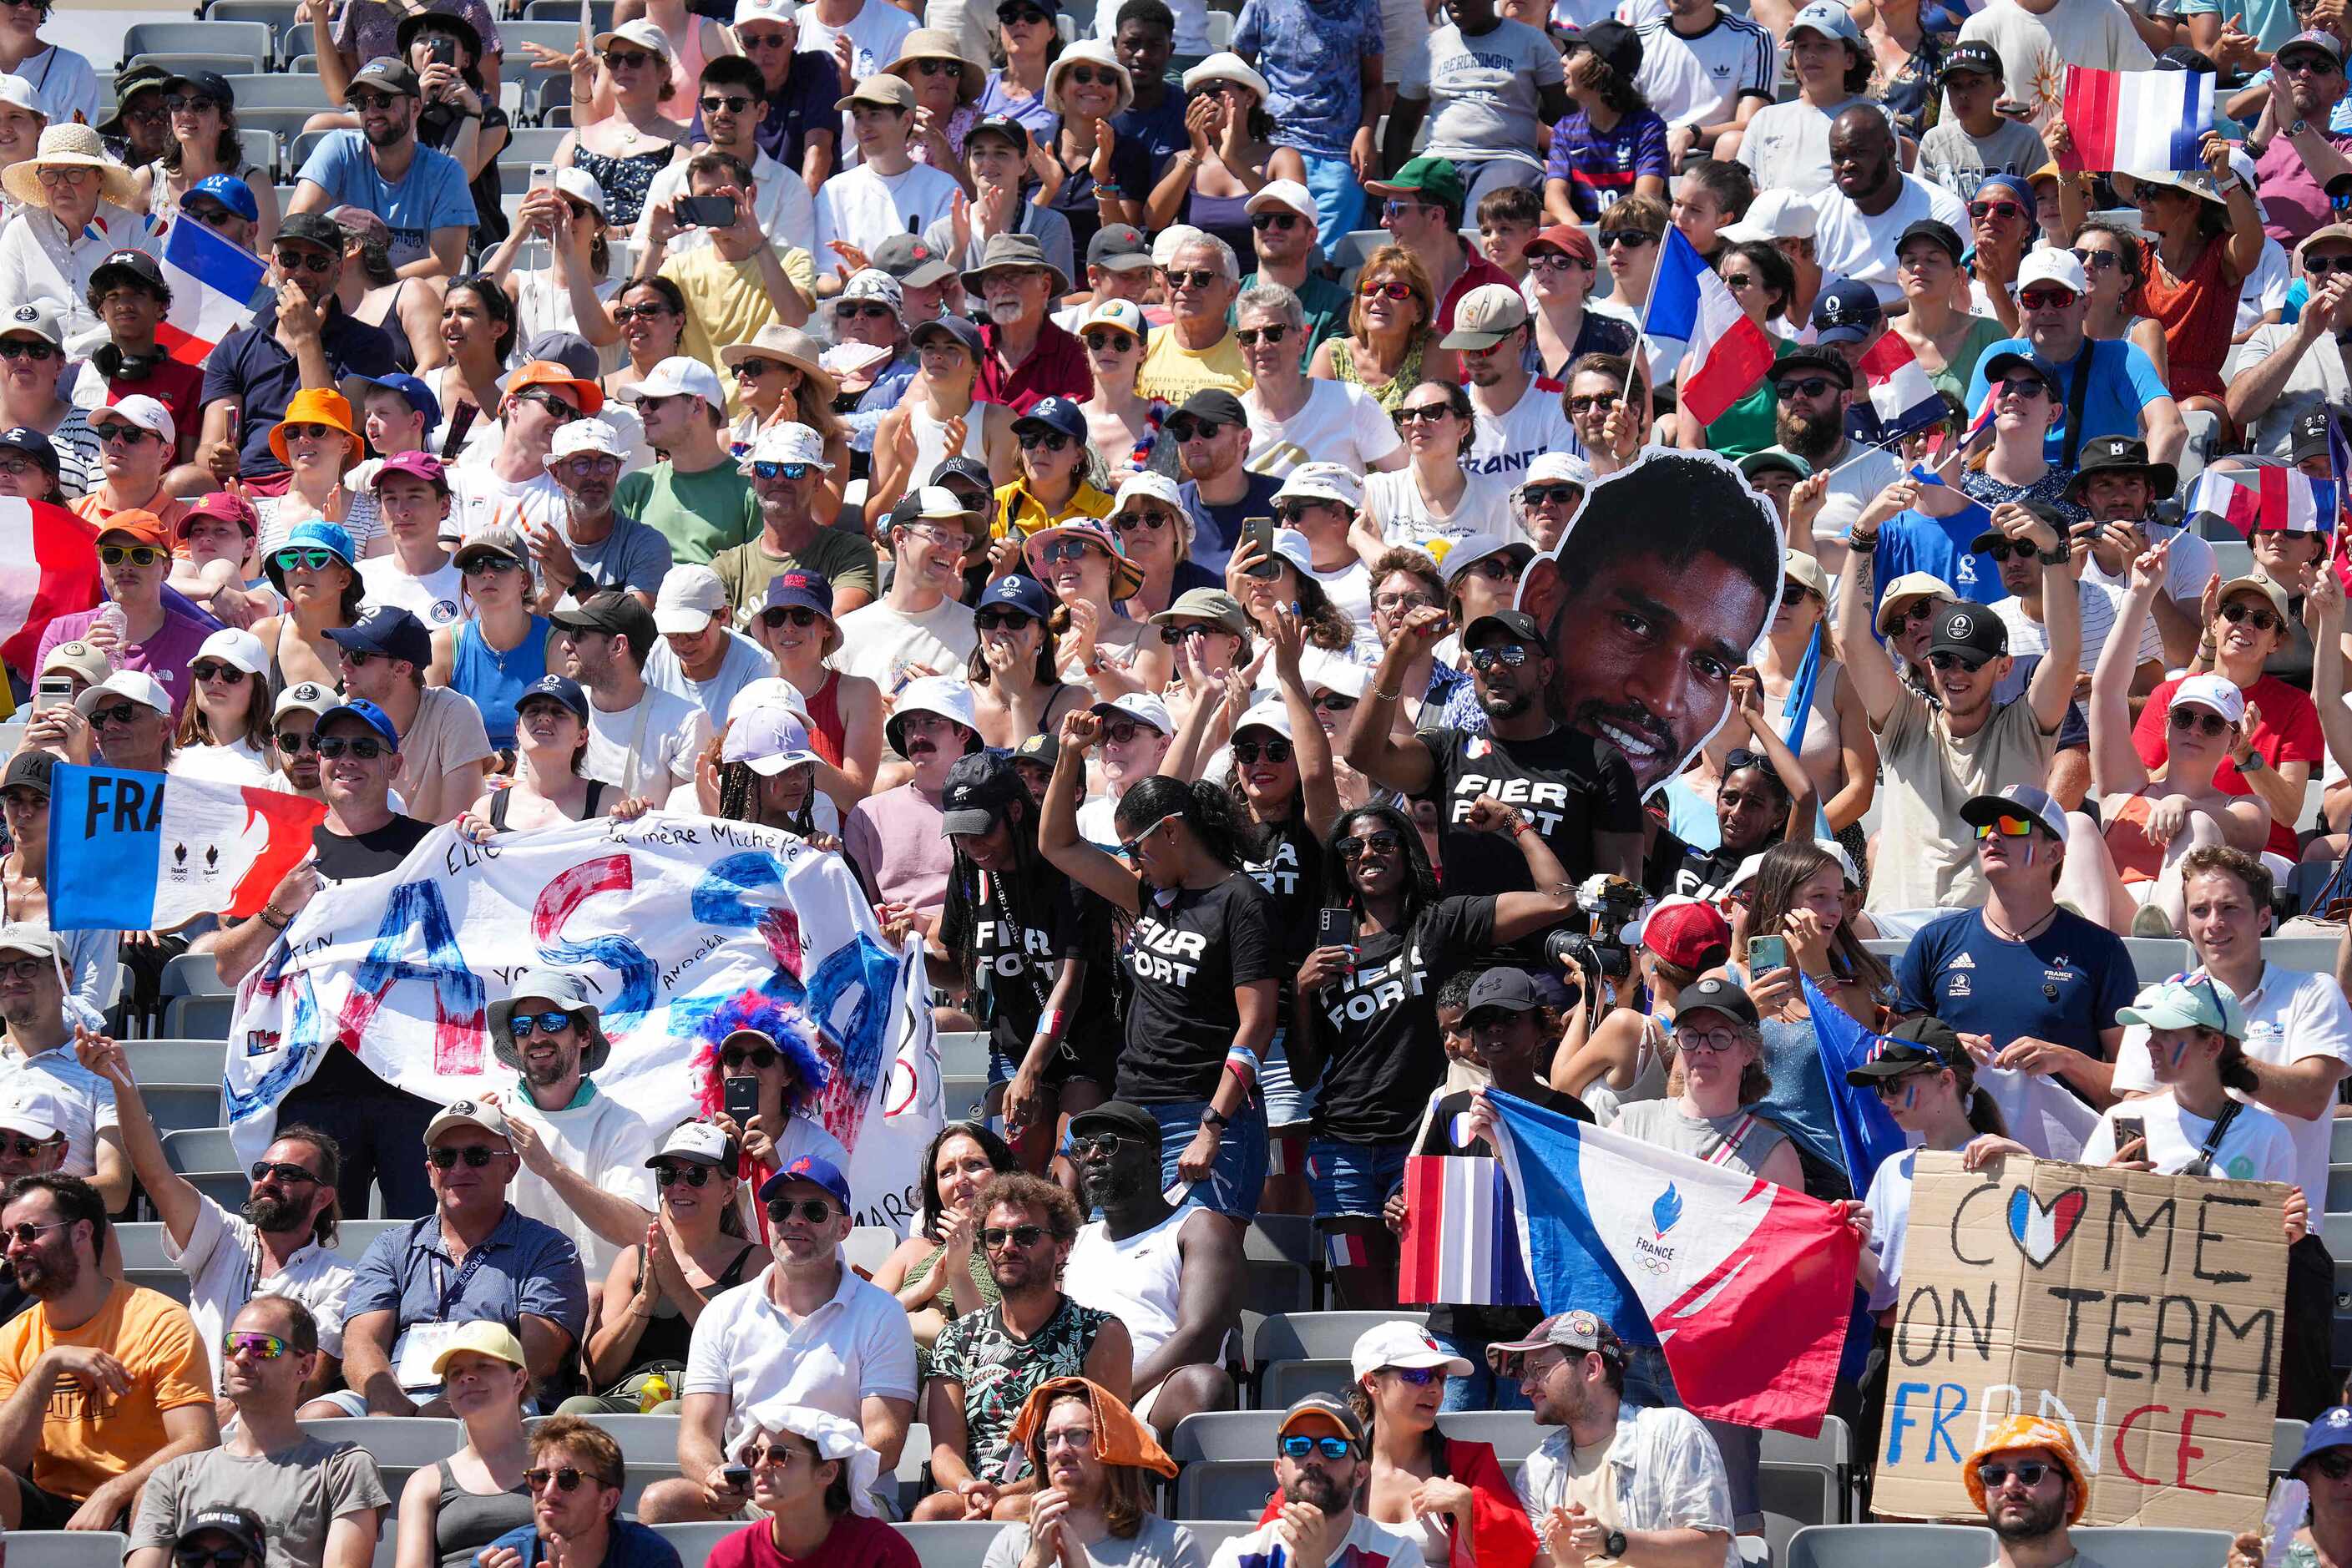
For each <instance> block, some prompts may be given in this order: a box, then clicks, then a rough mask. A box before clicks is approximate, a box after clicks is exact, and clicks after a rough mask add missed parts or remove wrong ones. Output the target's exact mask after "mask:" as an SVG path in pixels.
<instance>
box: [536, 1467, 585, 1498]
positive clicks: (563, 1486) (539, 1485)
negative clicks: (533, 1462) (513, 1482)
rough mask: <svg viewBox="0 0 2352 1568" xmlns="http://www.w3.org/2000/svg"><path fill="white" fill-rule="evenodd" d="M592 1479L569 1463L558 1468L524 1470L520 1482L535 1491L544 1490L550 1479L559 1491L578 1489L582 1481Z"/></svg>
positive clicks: (574, 1490)
mask: <svg viewBox="0 0 2352 1568" xmlns="http://www.w3.org/2000/svg"><path fill="white" fill-rule="evenodd" d="M593 1479H595V1478H593V1476H590V1475H588V1474H587V1473H586V1472H584V1471H582V1470H575V1469H573V1468H572V1467H571V1466H569V1465H566V1466H565V1467H564V1468H562V1469H560V1470H525V1471H524V1472H523V1473H522V1484H523V1485H525V1486H527V1487H529V1488H530V1489H531V1490H533V1491H535V1492H536V1491H545V1490H546V1489H547V1483H548V1482H550V1481H553V1482H554V1483H555V1486H556V1489H557V1490H559V1491H567V1492H576V1491H578V1490H579V1489H580V1483H581V1482H582V1481H585V1480H593Z"/></svg>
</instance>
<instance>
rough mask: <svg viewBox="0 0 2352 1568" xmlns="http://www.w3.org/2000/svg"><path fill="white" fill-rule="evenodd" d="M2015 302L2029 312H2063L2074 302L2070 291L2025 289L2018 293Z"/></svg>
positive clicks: (2071, 290) (2072, 291)
mask: <svg viewBox="0 0 2352 1568" xmlns="http://www.w3.org/2000/svg"><path fill="white" fill-rule="evenodd" d="M2017 302H2018V303H2019V304H2021V305H2022V306H2024V307H2025V308H2026V309H2027V310H2064V309H2065V308H2066V307H2067V306H2069V305H2071V304H2073V303H2074V290H2073V289H2021V290H2020V291H2019V293H2018V296H2017Z"/></svg>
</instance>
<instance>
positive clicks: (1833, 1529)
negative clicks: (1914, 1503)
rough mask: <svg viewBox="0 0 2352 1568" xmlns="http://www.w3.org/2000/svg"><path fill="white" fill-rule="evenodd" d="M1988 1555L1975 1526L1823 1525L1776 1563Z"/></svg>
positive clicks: (1969, 1563) (1989, 1547) (1953, 1567)
mask: <svg viewBox="0 0 2352 1568" xmlns="http://www.w3.org/2000/svg"><path fill="white" fill-rule="evenodd" d="M1994 1550H1995V1542H1994V1540H1993V1533H1992V1531H1990V1530H1987V1529H1985V1528H1984V1527H1983V1526H1981V1525H1975V1524H1825V1525H1815V1526H1813V1527H1812V1528H1811V1529H1810V1530H1801V1531H1797V1533H1796V1534H1795V1535H1794V1536H1792V1537H1791V1538H1790V1542H1789V1545H1788V1549H1787V1551H1785V1552H1780V1553H1777V1554H1776V1560H1777V1561H1779V1562H1780V1563H1781V1564H1782V1565H1783V1568H1885V1565H1886V1564H1887V1563H1901V1564H1903V1568H1984V1565H1985V1564H1986V1563H1990V1562H1991V1561H1992V1557H1993V1552H1994ZM2217 1561H2218V1559H2217ZM2206 1568H2212V1565H2211V1564H2210V1563H2208V1564H2206Z"/></svg>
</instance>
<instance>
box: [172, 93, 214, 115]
mask: <svg viewBox="0 0 2352 1568" xmlns="http://www.w3.org/2000/svg"><path fill="white" fill-rule="evenodd" d="M219 107H220V100H218V99H215V98H204V97H200V96H198V95H197V94H195V93H192V92H168V93H165V94H164V95H163V112H164V113H166V114H202V113H204V112H205V110H208V109H218V108H219Z"/></svg>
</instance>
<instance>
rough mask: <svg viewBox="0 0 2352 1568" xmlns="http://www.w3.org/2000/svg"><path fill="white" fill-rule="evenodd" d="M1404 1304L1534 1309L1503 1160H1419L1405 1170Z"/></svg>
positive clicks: (1400, 1296)
mask: <svg viewBox="0 0 2352 1568" xmlns="http://www.w3.org/2000/svg"><path fill="white" fill-rule="evenodd" d="M1399 1246H1400V1252H1399V1258H1398V1264H1399V1267H1398V1274H1397V1300H1400V1301H1432V1302H1438V1301H1442V1302H1450V1303H1452V1304H1454V1305H1456V1306H1474V1307H1532V1306H1534V1305H1535V1301H1536V1292H1535V1287H1534V1286H1533V1285H1531V1284H1529V1283H1528V1267H1527V1263H1526V1261H1525V1260H1524V1258H1522V1256H1521V1254H1520V1251H1519V1226H1518V1219H1517V1211H1516V1206H1515V1205H1513V1204H1512V1202H1511V1189H1510V1186H1509V1184H1508V1183H1507V1181H1506V1180H1505V1177H1504V1174H1503V1163H1502V1162H1501V1161H1499V1160H1485V1159H1478V1158H1475V1157H1473V1156H1470V1155H1463V1154H1415V1155H1414V1156H1412V1158H1411V1159H1409V1160H1407V1161H1406V1162H1405V1163H1404V1233H1403V1235H1402V1237H1401V1238H1400V1244H1399Z"/></svg>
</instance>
